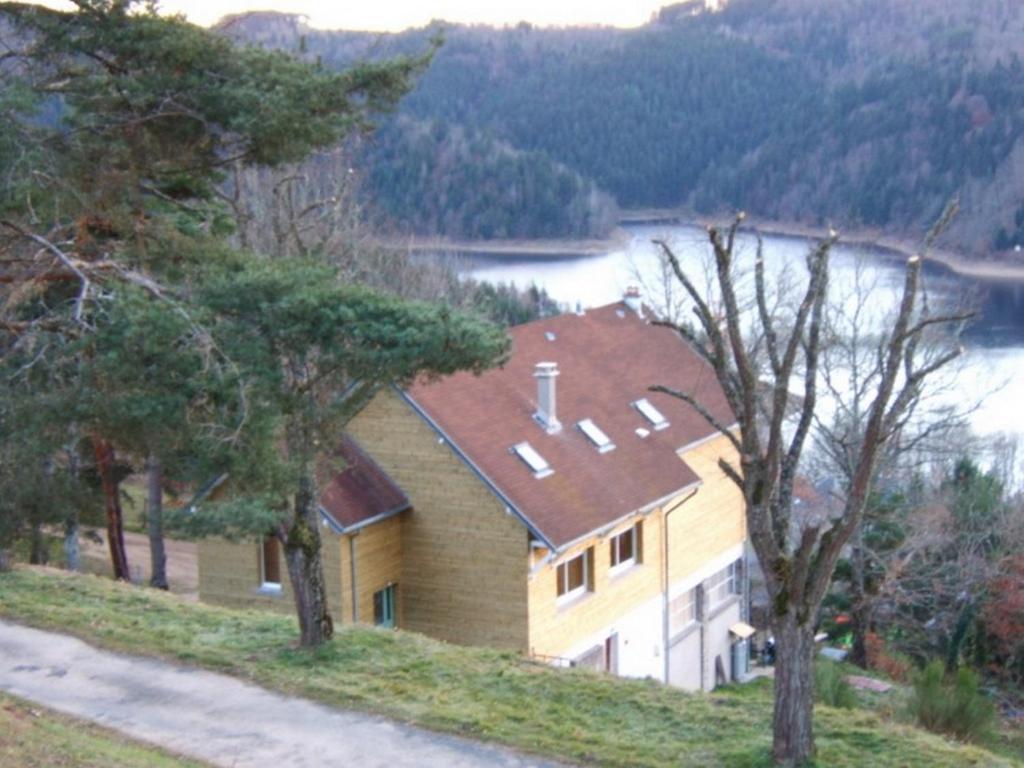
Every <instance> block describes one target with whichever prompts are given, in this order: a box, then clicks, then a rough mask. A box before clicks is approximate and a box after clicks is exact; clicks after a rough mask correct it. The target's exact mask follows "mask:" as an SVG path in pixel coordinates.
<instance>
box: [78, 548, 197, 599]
mask: <svg viewBox="0 0 1024 768" xmlns="http://www.w3.org/2000/svg"><path fill="white" fill-rule="evenodd" d="M97 533H98V534H99V535H100V536H101V537H102V542H98V541H95V540H93V539H91V538H90V537H88V536H83V537H82V570H84V571H86V572H87V573H95V574H97V575H100V576H109V575H110V550H109V549H107V542H106V531H98V532H97ZM124 546H125V549H126V550H127V551H128V567H129V568H130V569H131V572H132V579H133V581H138V582H140V583H146V582H148V581H149V572H150V568H149V539H148V538H147V537H146V535H145V534H142V533H129V532H127V531H126V532H125V534H124ZM164 547H165V548H166V550H167V580H168V581H169V582H170V584H171V592H173V593H175V594H176V595H181V596H182V597H183V598H185V599H186V600H191V601H193V602H195V601H197V600H198V599H199V558H198V554H197V550H196V543H195V542H194V541H178V540H177V539H165V540H164Z"/></svg>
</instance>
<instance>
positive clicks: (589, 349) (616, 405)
mask: <svg viewBox="0 0 1024 768" xmlns="http://www.w3.org/2000/svg"><path fill="white" fill-rule="evenodd" d="M510 333H511V335H512V339H513V351H512V356H511V358H510V360H509V362H508V363H507V364H506V365H505V367H504V368H502V369H499V370H493V371H488V372H487V373H485V374H483V375H482V376H473V375H472V374H469V373H458V374H455V375H453V376H449V377H446V378H444V379H442V380H440V381H434V382H418V383H417V384H416V385H414V386H413V387H412V388H411V389H410V390H409V392H408V393H407V394H408V396H409V398H410V399H411V401H412V402H413V403H414V405H416V407H417V408H419V409H420V410H421V411H422V412H423V413H424V414H425V415H426V416H427V417H428V418H429V419H430V420H431V421H433V422H434V424H435V426H436V427H437V428H439V429H440V430H441V431H442V432H443V433H444V435H446V436H447V437H448V438H449V439H450V440H451V441H452V442H453V443H454V445H455V447H456V449H457V450H459V451H460V452H461V453H462V454H463V455H464V456H465V457H466V459H468V461H469V462H471V463H472V464H473V465H474V466H475V467H476V469H477V470H478V471H479V472H480V473H481V474H482V475H483V476H484V477H485V479H486V480H487V481H489V482H490V483H491V485H492V486H493V487H494V488H495V490H497V491H498V492H499V493H500V494H501V495H503V496H504V497H505V499H506V500H507V501H508V502H510V503H511V505H512V506H513V507H514V508H515V510H516V511H517V512H518V513H519V514H520V515H522V516H523V517H524V518H525V519H526V521H527V522H528V524H529V525H530V526H531V527H532V528H533V529H534V530H535V531H536V532H537V533H539V534H540V536H541V537H542V538H544V539H547V541H548V542H549V543H550V544H553V545H554V546H556V547H561V546H563V545H565V544H568V543H570V542H572V541H574V540H576V539H578V538H580V537H582V536H584V535H586V534H588V533H591V532H592V531H595V530H598V529H600V528H602V527H604V526H606V525H608V524H610V523H613V522H615V521H616V520H618V519H620V518H622V517H624V516H626V515H628V514H630V513H632V512H636V511H638V510H640V509H643V508H645V507H648V506H650V505H651V504H652V503H653V502H656V501H659V500H662V499H665V498H666V497H669V496H671V495H673V494H674V493H676V492H678V491H679V490H681V489H683V488H685V487H687V486H689V485H692V484H693V483H695V482H697V481H698V480H699V478H698V477H697V476H696V474H695V473H694V472H693V470H692V469H690V467H688V466H687V465H686V464H685V463H683V462H682V461H681V460H680V459H679V457H678V455H677V451H678V450H679V449H680V448H682V447H684V446H687V445H689V444H692V443H694V442H696V441H698V440H701V439H703V438H705V437H709V436H711V435H713V434H714V430H713V429H712V428H711V427H710V426H708V424H707V422H706V421H705V420H704V419H703V418H702V417H701V416H700V415H699V414H698V413H697V412H696V411H695V410H694V409H693V408H692V407H690V406H688V405H686V404H685V403H683V402H682V401H680V400H677V399H675V398H672V397H669V396H667V395H663V394H655V393H651V392H648V391H647V389H648V387H649V386H651V385H653V384H664V385H666V386H669V387H672V388H675V389H680V390H683V391H686V392H690V393H693V394H695V395H696V396H697V397H698V398H699V400H700V401H701V402H702V403H704V404H706V406H707V407H708V408H709V409H710V410H711V411H712V413H714V414H715V415H716V417H718V418H719V419H721V420H722V421H723V422H725V423H726V424H732V423H733V422H734V419H733V418H732V416H731V413H730V411H729V408H728V405H727V404H726V401H725V398H724V396H723V395H722V392H721V390H720V388H719V386H718V383H717V381H716V379H715V375H714V372H713V371H712V370H711V369H710V367H708V366H707V365H706V364H705V363H704V362H703V361H702V360H701V359H700V358H699V357H698V356H697V354H696V353H695V352H694V351H693V350H692V349H691V348H690V347H689V346H688V345H687V344H685V343H684V342H683V341H682V339H680V338H679V336H678V335H677V334H676V333H674V332H673V331H671V330H668V329H665V328H660V327H656V326H653V325H650V324H648V323H647V322H646V321H645V320H643V319H641V318H639V317H638V316H637V315H636V314H635V313H634V312H632V311H630V310H629V309H627V308H625V306H624V305H623V304H621V303H616V304H611V305H608V306H605V307H601V308H599V309H595V310H590V311H588V312H587V313H586V314H585V315H575V314H565V315H560V316H558V317H553V318H549V319H543V320H537V321H534V322H532V323H528V324H526V325H522V326H518V327H516V328H513V329H512V330H511V332H510ZM552 336H553V339H552ZM539 362H555V363H557V364H558V369H559V372H560V375H559V376H558V378H557V385H556V386H557V406H556V412H557V417H558V419H559V421H560V422H561V423H562V430H561V431H560V432H558V433H556V434H547V432H545V430H544V429H543V428H542V427H541V426H540V425H539V424H538V423H537V422H536V421H534V419H533V414H534V412H535V411H536V407H537V384H536V380H535V379H534V377H533V373H534V366H535V365H536V364H537V363H539ZM640 398H647V399H648V400H649V401H650V402H651V403H652V404H653V405H654V406H655V407H656V408H657V409H658V410H659V411H660V412H661V413H662V414H663V415H664V416H665V417H666V419H667V420H668V422H669V426H668V427H667V428H665V429H661V430H655V429H654V428H653V427H652V425H651V424H650V423H649V422H648V421H647V420H646V419H645V418H644V417H643V415H641V414H640V412H639V411H638V410H637V409H636V408H634V407H633V406H632V403H634V402H635V401H637V400H639V399H640ZM588 418H589V419H592V420H593V421H594V423H595V424H596V425H597V426H598V427H599V428H600V429H601V430H602V431H603V432H604V433H605V434H606V435H608V437H609V438H610V439H611V441H612V442H613V443H614V444H615V446H616V447H615V449H614V450H612V451H609V452H607V453H599V452H598V450H597V449H596V448H595V447H594V445H593V444H592V443H591V442H590V441H589V440H588V439H587V437H586V436H585V435H584V434H583V433H582V432H581V431H580V430H579V428H578V427H577V422H579V421H580V420H582V419H588ZM637 428H644V429H647V430H649V435H648V436H647V437H644V438H641V437H640V436H638V434H637V433H636V430H637ZM524 441H525V442H529V444H530V445H531V446H532V447H533V448H534V449H536V450H537V451H538V452H539V453H540V455H541V456H542V457H543V458H544V459H545V460H546V461H547V462H548V464H549V465H550V466H551V469H553V470H554V473H553V474H551V475H549V476H547V477H543V478H539V479H538V478H537V477H535V476H534V474H533V472H532V471H531V470H530V469H529V467H527V466H526V464H525V463H524V462H523V461H522V460H521V459H520V458H519V457H518V456H517V455H515V454H514V453H512V452H511V448H512V447H513V446H514V445H516V444H517V443H520V442H524Z"/></svg>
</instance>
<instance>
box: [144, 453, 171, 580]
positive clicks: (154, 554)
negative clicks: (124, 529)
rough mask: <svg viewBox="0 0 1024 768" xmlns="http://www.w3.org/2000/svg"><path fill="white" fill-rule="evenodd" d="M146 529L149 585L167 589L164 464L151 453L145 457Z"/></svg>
mask: <svg viewBox="0 0 1024 768" xmlns="http://www.w3.org/2000/svg"><path fill="white" fill-rule="evenodd" d="M146 530H147V532H148V533H149V557H150V563H151V569H150V577H149V585H150V586H151V587H156V588H157V589H168V588H169V587H168V584H167V554H166V552H165V551H164V465H163V464H162V463H161V462H160V459H159V458H157V456H156V455H155V454H153V453H150V454H149V456H148V457H147V458H146Z"/></svg>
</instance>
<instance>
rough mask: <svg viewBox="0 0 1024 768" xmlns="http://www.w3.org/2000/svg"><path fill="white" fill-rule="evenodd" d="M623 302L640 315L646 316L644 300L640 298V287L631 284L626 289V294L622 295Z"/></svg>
mask: <svg viewBox="0 0 1024 768" xmlns="http://www.w3.org/2000/svg"><path fill="white" fill-rule="evenodd" d="M622 303H623V304H625V305H626V306H627V307H629V308H630V309H631V310H633V311H634V312H635V313H636V314H637V315H638V316H639V317H643V316H644V302H643V300H642V299H641V298H640V289H639V288H638V287H637V286H635V285H631V286H629V287H628V288H627V289H626V295H625V296H623V297H622Z"/></svg>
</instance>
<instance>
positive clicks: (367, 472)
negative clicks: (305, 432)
mask: <svg viewBox="0 0 1024 768" xmlns="http://www.w3.org/2000/svg"><path fill="white" fill-rule="evenodd" d="M339 459H340V461H341V462H342V463H343V466H342V468H341V469H336V470H332V469H331V468H330V463H328V465H327V466H325V467H322V472H321V474H322V475H323V476H325V479H324V480H323V481H321V486H320V489H321V490H320V507H321V510H322V511H323V512H324V514H326V515H327V516H328V517H329V518H330V519H331V522H333V523H334V524H335V527H336V528H338V529H340V530H351V529H353V528H359V527H361V526H363V525H366V524H367V523H370V522H375V521H376V520H377V519H383V518H385V517H388V516H390V515H392V514H397V513H398V512H401V511H402V510H405V509H408V508H409V498H408V497H407V496H406V495H405V493H404V492H403V491H402V489H401V488H399V487H398V486H397V485H395V483H394V482H393V481H392V480H391V478H390V477H388V475H387V474H386V473H385V472H384V470H383V469H381V468H380V467H379V466H378V465H377V463H376V462H375V461H374V460H373V459H371V458H370V457H369V456H368V455H367V454H366V453H364V452H363V450H362V449H361V448H360V447H359V446H358V445H357V444H356V442H355V441H354V440H353V439H352V438H350V437H348V436H347V435H346V436H345V437H343V438H342V440H341V444H340V445H339V446H338V450H337V451H336V453H335V456H334V461H337V460H339Z"/></svg>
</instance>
